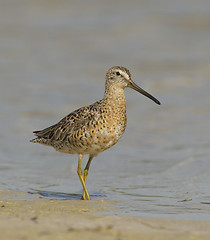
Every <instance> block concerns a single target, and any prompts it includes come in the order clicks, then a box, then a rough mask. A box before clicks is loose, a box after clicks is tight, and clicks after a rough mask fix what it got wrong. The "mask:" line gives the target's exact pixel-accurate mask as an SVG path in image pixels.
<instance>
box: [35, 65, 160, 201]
mask: <svg viewBox="0 0 210 240" xmlns="http://www.w3.org/2000/svg"><path fill="white" fill-rule="evenodd" d="M127 87H129V88H132V89H134V90H136V91H137V92H139V93H141V94H143V95H144V96H146V97H148V98H150V99H151V100H153V101H154V102H155V103H157V104H159V105H160V102H159V101H158V100H157V99H156V98H155V97H153V96H152V95H150V94H149V93H148V92H146V91H144V90H143V89H142V88H140V87H139V86H138V85H136V84H135V83H134V82H133V81H132V79H131V74H130V72H129V70H128V69H126V68H124V67H120V66H114V67H112V68H110V69H109V70H108V72H107V73H106V82H105V93H104V97H103V99H102V100H99V101H97V102H95V103H93V104H91V105H89V106H85V107H81V108H79V109H77V110H75V111H73V112H72V113H70V114H69V115H67V116H66V117H64V118H63V119H62V120H60V121H59V122H58V123H56V124H55V125H53V126H50V127H48V128H45V129H43V130H40V131H34V132H33V133H34V134H35V135H36V138H35V139H33V140H31V142H33V143H41V144H44V145H48V146H52V147H54V148H55V150H57V151H59V152H63V153H70V154H78V156H79V158H78V168H77V174H78V176H79V179H80V181H81V184H82V187H83V193H82V199H84V200H85V199H87V200H90V195H89V193H88V191H87V188H86V180H87V176H88V171H89V168H90V164H91V161H92V159H93V158H94V157H96V156H97V155H98V154H99V153H101V152H103V151H105V150H107V149H108V148H110V147H112V146H113V145H114V144H116V143H117V142H118V140H119V139H120V137H121V136H122V134H123V133H124V131H125V128H126V122H127V116H126V99H125V94H124V89H125V88H127ZM85 154H88V155H89V159H88V162H87V164H86V167H85V169H84V175H83V172H82V169H81V160H82V158H83V156H84V155H85Z"/></svg>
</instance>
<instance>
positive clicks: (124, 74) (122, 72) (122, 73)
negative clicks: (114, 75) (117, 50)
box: [119, 70, 129, 79]
mask: <svg viewBox="0 0 210 240" xmlns="http://www.w3.org/2000/svg"><path fill="white" fill-rule="evenodd" d="M119 72H120V74H121V75H122V76H123V77H124V78H126V79H129V76H128V74H127V73H126V72H124V71H122V70H119Z"/></svg>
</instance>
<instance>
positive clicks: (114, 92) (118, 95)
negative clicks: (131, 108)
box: [104, 85, 126, 108]
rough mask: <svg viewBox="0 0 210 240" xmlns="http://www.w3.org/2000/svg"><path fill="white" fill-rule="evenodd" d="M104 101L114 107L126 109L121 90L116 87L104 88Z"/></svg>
mask: <svg viewBox="0 0 210 240" xmlns="http://www.w3.org/2000/svg"><path fill="white" fill-rule="evenodd" d="M104 99H105V100H106V101H107V102H112V103H113V104H114V105H115V106H118V107H119V105H121V106H124V107H125V108H126V99H125V93H124V89H123V88H119V87H116V86H113V85H111V86H106V89H105V93H104Z"/></svg>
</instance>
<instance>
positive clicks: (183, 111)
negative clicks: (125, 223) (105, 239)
mask: <svg viewBox="0 0 210 240" xmlns="http://www.w3.org/2000/svg"><path fill="white" fill-rule="evenodd" d="M81 6H82V7H81ZM110 6H111V7H110ZM209 16H210V2H209V1H204V0H203V1H199V2H197V3H196V2H194V1H187V0H185V1H164V0H158V1H154V0H151V1H129V2H126V1H121V4H119V3H117V2H116V3H113V1H100V2H98V1H88V3H87V2H85V1H77V2H71V1H65V0H63V1H47V0H45V1H30V2H29V1H18V2H17V1H1V3H0V22H1V25H0V35H1V39H0V51H1V55H0V72H1V77H0V84H1V88H0V111H1V115H0V118H1V131H0V134H1V135H0V149H1V152H0V189H5V190H7V189H9V190H19V191H26V192H31V193H34V192H39V193H42V194H43V195H44V194H45V196H46V197H52V196H53V197H55V196H57V197H58V198H62V197H63V196H64V198H65V197H66V198H69V196H70V197H72V198H79V194H81V192H82V189H81V185H80V182H79V179H78V177H77V175H76V169H77V156H76V155H65V154H61V153H58V152H56V151H54V150H53V149H51V148H47V147H44V146H41V145H38V144H31V143H29V140H30V139H31V138H33V135H32V131H33V130H36V129H42V128H45V127H47V126H49V125H51V124H54V123H56V122H57V121H59V120H60V119H61V118H62V117H63V116H65V115H67V114H68V113H69V112H71V111H73V110H74V109H76V108H78V107H80V106H83V105H87V104H90V103H92V102H94V101H96V100H97V99H100V98H102V96H103V92H104V75H105V72H106V70H107V69H108V68H110V67H111V66H112V65H123V66H125V67H128V68H129V69H130V71H131V74H132V77H133V80H134V81H135V82H136V83H137V84H139V85H140V86H141V87H143V88H144V89H145V90H147V91H148V92H150V93H151V94H153V95H154V96H155V97H157V98H158V99H159V100H160V101H161V102H162V105H161V106H158V105H156V104H154V103H153V102H151V101H150V100H149V99H146V98H145V97H144V96H141V95H139V94H138V93H137V92H134V91H132V90H131V89H127V90H126V98H127V113H128V124H127V129H126V132H125V134H124V136H123V137H122V139H121V140H120V141H119V143H118V144H117V145H116V146H114V147H113V148H111V149H110V150H108V151H106V152H104V153H102V154H100V155H99V156H98V157H97V158H95V159H94V160H93V163H92V165H91V168H90V174H89V176H88V190H89V192H90V194H91V195H92V198H93V199H105V200H108V201H113V200H117V201H118V202H117V207H118V208H117V209H116V210H115V211H113V213H116V214H124V215H131V216H137V217H167V218H176V219H202V220H210V187H209V186H210V157H209V156H210V132H209V121H210V95H209V92H210V80H209V79H210V60H209V59H210V50H209V49H210V48H209V39H210V17H209ZM86 161H87V158H85V159H84V161H83V164H84V165H85V162H86ZM58 193H60V194H58ZM68 194H69V195H68Z"/></svg>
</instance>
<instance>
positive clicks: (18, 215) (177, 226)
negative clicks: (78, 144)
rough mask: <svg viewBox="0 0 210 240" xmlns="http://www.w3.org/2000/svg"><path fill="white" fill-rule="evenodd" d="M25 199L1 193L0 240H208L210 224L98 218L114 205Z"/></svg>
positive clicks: (95, 202) (21, 195)
mask: <svg viewBox="0 0 210 240" xmlns="http://www.w3.org/2000/svg"><path fill="white" fill-rule="evenodd" d="M28 195H29V194H27V193H23V192H10V191H0V198H1V201H0V239H15V240H19V239H92V240H94V239H97V240H98V239H102V240H103V239H118V240H119V239H121V240H122V239H126V240H127V239H131V240H132V239H144V240H147V239H167V240H168V239H169V240H170V239H185V240H186V239H191V240H192V239H199V240H202V239H206V240H207V239H210V222H205V221H177V220H169V219H141V218H133V217H127V216H116V215H114V216H110V215H101V214H100V215H99V214H96V213H97V212H102V211H104V212H106V211H107V212H109V210H110V209H111V208H113V207H114V203H109V202H105V201H80V200H49V199H46V198H43V197H41V196H40V195H38V194H34V195H30V196H28ZM23 199H25V200H23Z"/></svg>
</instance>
